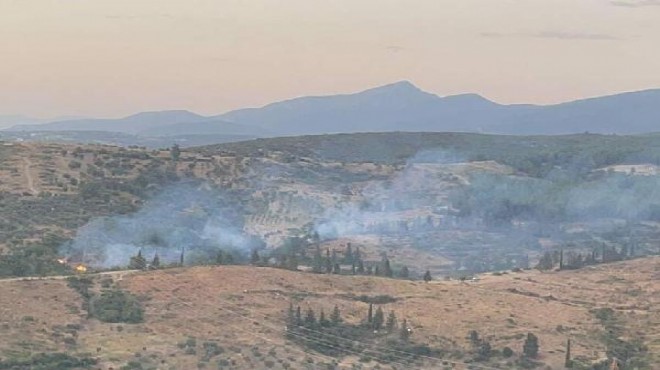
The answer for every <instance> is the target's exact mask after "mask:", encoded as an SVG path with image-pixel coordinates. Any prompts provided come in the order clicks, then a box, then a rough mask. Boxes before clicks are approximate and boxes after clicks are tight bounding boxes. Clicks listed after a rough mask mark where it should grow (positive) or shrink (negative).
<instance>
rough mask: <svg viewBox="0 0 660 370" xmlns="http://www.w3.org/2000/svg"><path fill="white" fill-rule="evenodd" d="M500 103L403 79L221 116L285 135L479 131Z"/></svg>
mask: <svg viewBox="0 0 660 370" xmlns="http://www.w3.org/2000/svg"><path fill="white" fill-rule="evenodd" d="M498 107H500V106H499V105H498V104H496V103H493V102H491V101H488V100H486V99H484V98H482V97H480V96H478V95H460V96H453V97H447V98H440V97H438V96H437V95H433V94H430V93H427V92H424V91H422V90H420V89H419V88H417V87H416V86H414V85H413V84H411V83H410V82H407V81H403V82H397V83H394V84H390V85H386V86H382V87H377V88H374V89H369V90H366V91H363V92H359V93H356V94H347V95H334V96H323V97H318V96H317V97H303V98H297V99H293V100H287V101H283V102H279V103H273V104H270V105H267V106H265V107H263V108H256V109H254V108H252V109H241V110H237V111H232V112H229V113H226V114H224V115H221V116H219V118H221V119H224V120H227V121H231V122H235V123H242V124H247V125H252V126H258V127H262V128H265V129H269V130H271V131H275V132H278V133H281V134H285V135H300V134H322V133H340V132H369V131H478V130H479V129H480V128H481V125H482V124H483V123H484V120H482V119H481V118H482V116H486V117H487V116H491V117H492V112H493V111H494V110H496V109H498Z"/></svg>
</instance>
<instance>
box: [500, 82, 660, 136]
mask: <svg viewBox="0 0 660 370" xmlns="http://www.w3.org/2000/svg"><path fill="white" fill-rule="evenodd" d="M508 109H509V110H510V112H509V118H508V122H507V123H504V124H500V125H499V126H498V127H496V128H494V130H493V131H492V132H494V133H510V134H516V135H526V134H546V135H555V134H571V133H579V132H586V131H588V132H592V133H602V134H640V133H648V132H656V131H660V89H656V90H645V91H636V92H629V93H622V94H617V95H610V96H603V97H597V98H590V99H582V100H577V101H573V102H568V103H562V104H556V105H548V106H533V107H529V108H528V110H527V112H525V111H524V110H523V109H520V108H519V107H517V106H509V107H508Z"/></svg>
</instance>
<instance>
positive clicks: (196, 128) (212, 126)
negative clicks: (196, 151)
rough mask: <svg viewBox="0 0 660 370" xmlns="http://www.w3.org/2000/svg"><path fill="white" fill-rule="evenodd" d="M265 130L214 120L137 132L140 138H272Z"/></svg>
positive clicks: (183, 123) (177, 124) (157, 127)
mask: <svg viewBox="0 0 660 370" xmlns="http://www.w3.org/2000/svg"><path fill="white" fill-rule="evenodd" d="M268 134H269V132H268V131H267V130H265V129H262V128H258V127H253V126H249V125H241V124H237V123H232V122H226V121H221V120H214V119H211V118H209V119H208V120H205V121H196V122H182V123H174V124H171V125H165V126H156V127H151V128H148V129H145V130H142V131H140V132H138V135H140V136H147V137H171V136H179V135H247V136H254V137H259V136H272V135H268Z"/></svg>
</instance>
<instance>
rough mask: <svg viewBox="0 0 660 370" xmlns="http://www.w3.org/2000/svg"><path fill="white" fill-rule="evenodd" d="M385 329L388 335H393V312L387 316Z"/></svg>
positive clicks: (394, 326) (394, 324) (394, 322)
mask: <svg viewBox="0 0 660 370" xmlns="http://www.w3.org/2000/svg"><path fill="white" fill-rule="evenodd" d="M385 328H386V329H387V332H388V333H393V332H394V330H396V314H395V313H394V311H390V314H389V315H387V321H386V322H385Z"/></svg>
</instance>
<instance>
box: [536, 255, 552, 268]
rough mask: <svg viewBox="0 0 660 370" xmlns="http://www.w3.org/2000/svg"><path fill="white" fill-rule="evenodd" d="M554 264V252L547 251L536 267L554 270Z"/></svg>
mask: <svg viewBox="0 0 660 370" xmlns="http://www.w3.org/2000/svg"><path fill="white" fill-rule="evenodd" d="M554 265H555V264H554V262H553V261H552V254H551V253H550V252H545V253H544V254H543V257H541V259H540V260H539V263H538V264H537V265H536V268H537V269H539V270H552V268H553V267H554Z"/></svg>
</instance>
